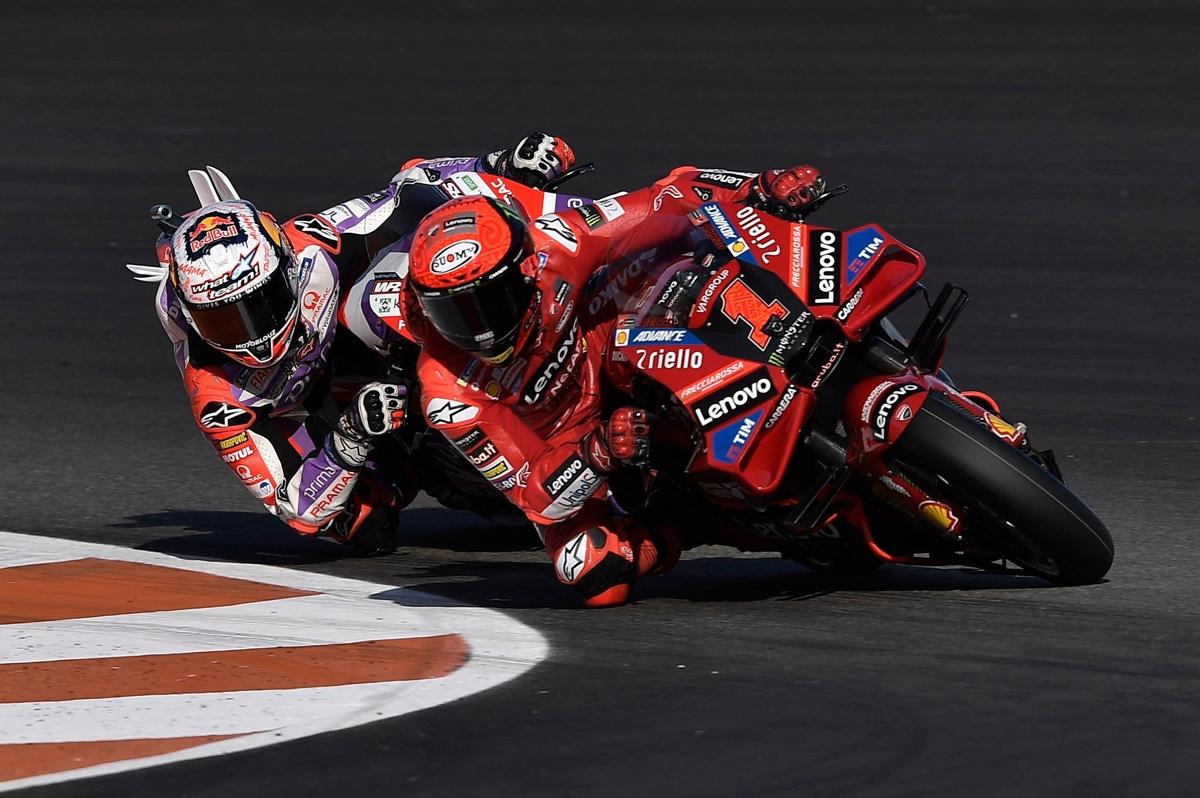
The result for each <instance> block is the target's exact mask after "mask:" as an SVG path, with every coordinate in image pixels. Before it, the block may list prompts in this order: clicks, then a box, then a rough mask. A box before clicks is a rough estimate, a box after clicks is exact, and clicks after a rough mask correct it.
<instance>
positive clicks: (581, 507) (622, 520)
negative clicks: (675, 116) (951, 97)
mask: <svg viewBox="0 0 1200 798" xmlns="http://www.w3.org/2000/svg"><path fill="white" fill-rule="evenodd" d="M823 188H824V182H823V181H822V180H821V177H820V175H819V174H818V173H817V171H816V170H815V169H813V168H812V167H808V166H801V167H797V168H795V169H789V170H771V171H768V172H764V173H761V174H759V175H754V174H747V173H736V172H724V171H719V170H701V169H695V168H691V167H680V168H678V169H675V170H674V171H672V172H671V173H670V174H669V175H668V176H667V177H665V178H663V179H662V180H660V181H659V182H657V183H655V184H654V185H652V186H650V187H649V188H645V189H641V190H639V191H635V192H633V193H631V194H624V195H620V196H616V197H610V198H606V199H602V200H599V201H597V202H596V203H594V204H592V205H588V206H584V207H582V208H579V209H576V210H571V211H565V212H563V213H557V214H549V215H546V216H542V217H539V218H537V219H535V220H533V222H532V223H527V222H526V220H525V218H524V217H523V216H522V215H521V214H520V213H519V212H518V211H517V210H515V209H514V208H512V207H511V206H509V205H507V204H505V203H502V202H499V201H497V200H495V199H491V198H485V197H464V198H461V199H456V200H452V201H451V202H448V203H447V204H445V205H443V206H442V207H440V208H438V209H437V210H435V211H433V212H432V213H430V214H429V215H428V216H426V217H425V218H424V219H423V220H421V222H420V224H419V225H418V226H417V230H416V232H415V238H414V240H413V244H412V249H411V257H410V261H409V268H410V270H409V277H408V280H407V281H406V286H405V293H404V295H403V296H404V299H405V301H406V303H407V306H406V307H405V313H406V317H407V318H410V319H413V320H414V321H415V322H416V323H413V324H411V325H410V327H412V328H413V330H412V331H413V332H414V333H416V334H417V335H418V336H419V337H420V338H421V343H422V347H423V348H422V352H421V356H420V359H419V361H418V366H417V372H418V378H419V380H420V383H421V390H422V400H421V401H422V404H423V411H424V413H425V417H426V419H427V420H428V422H429V424H430V425H431V426H432V427H434V428H436V429H438V430H440V431H441V432H442V433H443V434H445V435H446V436H447V437H448V438H449V439H450V441H451V442H452V443H453V444H454V445H455V446H456V447H457V448H458V449H459V450H460V451H461V452H462V453H463V455H464V456H465V457H466V458H467V459H468V460H469V461H470V462H471V463H473V464H474V465H475V466H476V467H477V468H478V469H479V470H480V472H481V473H483V475H484V476H485V477H487V478H488V479H489V480H490V481H491V482H492V484H493V485H495V486H496V487H497V488H499V489H500V490H502V491H504V492H505V494H506V495H507V496H508V497H509V499H510V500H511V501H512V502H513V503H514V504H516V505H517V506H518V507H520V508H521V510H522V511H523V512H524V513H525V514H526V516H527V517H528V518H529V519H530V520H531V521H533V522H534V524H535V525H536V526H537V529H538V532H539V534H540V535H541V536H542V540H543V542H544V544H545V546H546V549H547V552H548V553H549V555H550V557H551V559H552V561H553V562H554V568H555V572H556V574H557V576H558V579H559V580H560V581H561V582H563V583H565V584H569V585H572V586H574V587H575V588H576V589H577V590H579V591H580V592H581V593H582V594H583V596H584V599H585V603H586V604H587V605H588V606H593V607H602V606H613V605H618V604H622V603H624V602H625V601H627V600H628V596H629V591H630V586H631V584H632V582H633V581H634V580H635V579H636V578H637V577H639V576H643V575H645V574H648V573H661V572H664V571H666V570H668V569H669V568H670V567H671V566H672V565H674V563H675V562H676V560H677V559H678V557H679V552H680V536H679V533H678V532H677V531H676V530H674V529H672V528H671V527H670V526H669V525H667V524H654V525H652V526H647V525H643V524H642V523H639V522H638V521H637V520H635V519H634V518H633V517H631V516H627V515H623V514H620V513H618V512H615V511H613V510H612V509H611V508H610V505H609V503H608V501H607V499H606V492H607V491H606V480H607V478H608V476H609V475H610V474H611V473H612V472H613V471H614V469H616V468H617V467H619V466H620V465H621V464H622V462H623V461H630V462H636V461H637V460H638V459H640V458H642V457H644V456H645V454H646V451H647V449H648V442H649V433H650V428H649V422H648V418H647V415H646V413H645V411H643V410H641V409H638V408H634V407H628V406H627V407H619V408H617V409H616V410H614V411H613V412H612V413H611V414H609V415H608V417H607V418H605V417H603V412H604V410H605V408H606V405H605V402H604V396H603V393H604V390H605V389H604V386H603V383H602V378H601V372H602V368H603V363H604V359H605V355H606V350H607V348H608V347H609V346H610V344H611V342H612V340H613V334H614V325H615V314H609V315H608V317H607V318H605V317H604V316H603V315H601V316H597V315H596V314H595V313H594V311H593V308H594V307H595V305H596V303H595V302H594V298H593V297H592V296H585V294H584V286H585V284H586V283H587V282H588V279H589V277H591V276H592V275H593V273H595V272H596V271H597V269H598V268H600V267H601V266H603V265H605V264H610V263H618V262H621V259H622V258H627V257H631V256H636V255H637V254H638V253H644V252H648V251H649V250H652V249H654V250H656V251H655V252H654V253H652V257H654V258H655V259H661V258H662V257H664V255H669V254H672V253H682V252H684V251H686V250H688V249H690V245H689V241H690V239H689V235H688V233H689V231H690V230H691V229H692V228H691V225H690V224H689V222H688V220H687V219H686V214H687V213H688V212H690V211H692V210H694V209H695V208H697V207H698V206H699V205H701V204H702V203H705V202H710V201H715V202H748V203H750V204H753V205H755V206H756V207H758V208H760V209H762V210H766V211H768V212H771V211H776V212H778V211H783V210H794V209H796V208H800V207H803V206H804V205H806V204H808V203H809V202H811V201H812V200H813V199H815V198H816V197H817V196H818V195H819V194H820V192H821V191H823ZM585 305H590V306H592V307H589V308H587V309H585ZM418 319H419V320H420V321H416V320H418Z"/></svg>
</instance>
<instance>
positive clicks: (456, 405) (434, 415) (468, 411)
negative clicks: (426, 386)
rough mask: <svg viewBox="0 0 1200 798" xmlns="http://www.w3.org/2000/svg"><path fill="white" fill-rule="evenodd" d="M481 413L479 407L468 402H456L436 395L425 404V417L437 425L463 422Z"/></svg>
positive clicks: (446, 425)
mask: <svg viewBox="0 0 1200 798" xmlns="http://www.w3.org/2000/svg"><path fill="white" fill-rule="evenodd" d="M477 415H479V408H478V407H476V406H475V405H469V404H467V403H466V402H456V401H454V400H453V399H444V398H442V397H440V396H435V397H433V398H432V399H430V400H429V403H428V404H427V405H425V417H426V418H428V419H429V423H430V424H432V425H433V426H435V427H448V426H451V425H454V424H462V423H464V422H467V421H470V420H471V419H473V418H475V416H477Z"/></svg>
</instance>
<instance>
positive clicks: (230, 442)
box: [217, 432, 246, 451]
mask: <svg viewBox="0 0 1200 798" xmlns="http://www.w3.org/2000/svg"><path fill="white" fill-rule="evenodd" d="M245 442H246V433H244V432H239V433H238V434H237V435H234V436H233V437H232V438H222V439H221V440H219V441H217V448H218V449H220V450H221V451H225V450H226V449H233V448H235V447H237V446H241V445H242V444H244V443H245Z"/></svg>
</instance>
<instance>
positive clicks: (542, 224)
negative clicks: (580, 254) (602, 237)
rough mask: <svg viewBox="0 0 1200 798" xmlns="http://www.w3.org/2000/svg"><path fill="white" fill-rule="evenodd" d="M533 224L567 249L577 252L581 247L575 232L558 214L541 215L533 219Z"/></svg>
mask: <svg viewBox="0 0 1200 798" xmlns="http://www.w3.org/2000/svg"><path fill="white" fill-rule="evenodd" d="M533 226H534V227H536V228H537V229H539V230H541V231H542V232H543V233H545V234H546V235H548V236H550V238H552V239H554V241H556V242H558V243H559V244H561V245H562V246H563V247H564V248H565V249H566V250H567V251H569V252H575V251H577V250H578V249H579V239H578V238H576V237H575V232H574V231H573V230H571V226H570V225H568V224H567V223H566V222H565V221H563V219H562V217H560V216H559V215H558V214H555V213H552V214H550V215H549V216H540V217H538V218H537V219H534V220H533Z"/></svg>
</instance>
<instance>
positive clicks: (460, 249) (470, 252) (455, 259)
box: [429, 239, 480, 274]
mask: <svg viewBox="0 0 1200 798" xmlns="http://www.w3.org/2000/svg"><path fill="white" fill-rule="evenodd" d="M479 251H480V247H479V242H478V241H473V240H471V239H467V240H465V241H455V242H454V243H453V244H449V245H447V246H444V247H442V248H441V249H439V250H438V251H437V253H436V254H435V255H434V256H433V260H431V261H430V262H429V270H430V271H431V272H433V273H434V274H450V273H451V272H454V271H458V270H459V269H461V268H462V267H464V266H466V265H467V264H468V263H470V262H471V261H473V260H475V256H476V255H478V254H479Z"/></svg>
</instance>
